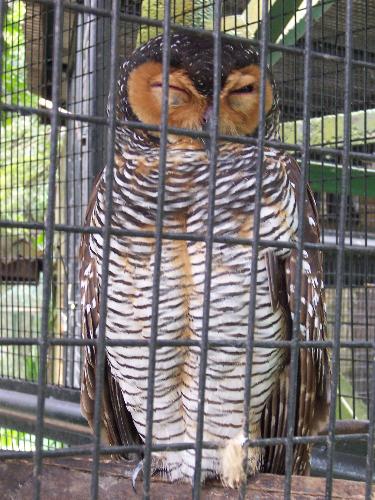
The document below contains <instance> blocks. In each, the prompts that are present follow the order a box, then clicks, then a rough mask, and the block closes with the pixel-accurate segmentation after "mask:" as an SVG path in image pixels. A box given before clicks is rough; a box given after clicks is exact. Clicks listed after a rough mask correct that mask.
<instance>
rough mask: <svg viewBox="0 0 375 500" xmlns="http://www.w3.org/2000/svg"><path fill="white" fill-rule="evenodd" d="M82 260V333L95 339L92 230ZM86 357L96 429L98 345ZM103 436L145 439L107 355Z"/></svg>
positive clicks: (85, 394)
mask: <svg viewBox="0 0 375 500" xmlns="http://www.w3.org/2000/svg"><path fill="white" fill-rule="evenodd" d="M101 182H102V181H101V176H99V177H98V178H97V179H96V181H95V184H94V189H93V191H92V194H91V197H90V200H89V203H88V208H87V212H86V218H85V226H88V225H90V222H91V217H92V213H93V211H94V208H95V203H96V198H97V193H98V190H99V187H100V183H101ZM80 262H81V270H80V281H81V306H82V336H83V338H86V339H95V338H97V334H98V328H99V304H100V302H99V301H100V284H99V280H98V275H97V267H96V259H95V258H94V257H93V256H92V255H91V253H90V234H88V233H84V234H83V236H82V239H81V246H80ZM83 357H84V360H83V370H82V382H81V411H82V414H83V415H84V416H85V418H86V419H87V421H88V423H89V425H90V427H91V429H94V406H95V384H96V379H95V376H96V348H95V346H85V348H84V352H83ZM101 436H102V440H103V441H104V442H107V443H108V444H110V445H111V446H116V445H131V444H140V443H141V438H140V436H139V434H138V432H137V431H136V429H135V426H134V423H133V420H132V418H131V415H130V413H129V411H128V410H127V408H126V405H125V402H124V398H123V395H122V392H121V389H120V386H119V384H118V382H117V380H116V379H115V378H114V377H113V375H112V373H111V370H110V366H109V363H108V359H107V357H106V359H105V366H104V383H103V392H102V413H101ZM123 456H124V457H125V458H130V456H128V455H125V454H124V455H123Z"/></svg>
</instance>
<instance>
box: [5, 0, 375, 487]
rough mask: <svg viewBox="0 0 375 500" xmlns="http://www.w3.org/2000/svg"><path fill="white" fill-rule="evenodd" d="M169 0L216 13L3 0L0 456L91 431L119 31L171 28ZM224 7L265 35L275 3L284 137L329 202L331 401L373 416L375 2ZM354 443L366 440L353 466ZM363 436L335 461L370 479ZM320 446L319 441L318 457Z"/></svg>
mask: <svg viewBox="0 0 375 500" xmlns="http://www.w3.org/2000/svg"><path fill="white" fill-rule="evenodd" d="M262 4H263V5H262ZM168 5H170V16H171V22H172V24H173V25H174V26H181V25H184V26H189V27H193V28H196V29H197V30H199V29H206V30H209V29H212V28H213V26H214V4H213V3H210V2H208V1H205V0H173V1H172V2H171V3H170V4H169V3H167V2H163V1H162V0H143V1H131V0H126V1H122V0H121V1H119V2H116V1H113V2H111V1H107V0H96V1H89V0H83V1H80V2H75V1H73V0H72V1H64V2H62V1H58V0H56V1H54V0H43V1H42V0H39V1H36V0H35V1H25V2H23V1H19V0H13V1H5V0H2V1H1V17H2V18H1V26H2V37H1V48H2V57H1V85H2V89H1V122H0V127H1V128H0V140H1V143H0V280H1V281H0V425H1V429H0V445H1V450H3V451H2V452H1V451H0V457H1V454H3V458H5V457H9V456H11V454H9V451H12V450H14V451H19V450H21V451H22V450H23V451H28V450H32V449H34V447H35V436H34V435H35V432H36V435H37V449H38V450H39V452H40V450H41V445H42V444H43V446H44V447H52V448H60V447H69V446H75V445H79V444H83V443H90V442H91V437H90V433H89V432H88V429H87V427H86V426H85V423H84V422H83V420H82V418H81V417H80V412H79V407H78V401H79V385H80V368H81V345H80V344H81V343H82V342H81V340H80V339H81V327H80V312H79V304H80V298H79V284H78V272H79V269H78V261H77V253H78V245H79V240H80V236H81V232H82V223H83V215H84V212H85V208H86V205H87V201H88V196H89V193H90V190H91V187H92V182H93V179H94V177H95V175H96V174H97V173H98V172H99V171H100V170H101V169H102V168H103V166H104V165H105V163H106V161H107V154H108V125H109V121H108V118H107V113H106V107H107V97H108V95H109V93H110V90H111V89H110V88H109V86H110V85H109V82H110V78H109V74H110V71H111V63H112V64H116V65H117V61H115V60H114V54H116V52H115V51H114V33H115V35H116V43H117V46H118V47H117V49H118V51H117V52H118V59H121V58H123V57H124V56H126V55H127V54H129V53H130V52H131V51H132V50H133V48H135V47H136V46H137V45H139V43H142V42H144V41H147V40H148V39H149V38H150V37H151V36H153V35H155V34H156V33H160V32H162V20H163V19H164V18H165V9H166V8H168ZM265 7H267V8H266V9H265ZM348 9H349V10H348ZM221 12H222V18H221V29H222V32H223V33H226V34H229V35H235V36H239V37H246V38H251V39H253V40H254V43H255V45H257V46H262V44H261V43H260V40H261V25H262V22H261V19H262V16H263V19H264V18H265V16H267V19H268V26H269V30H268V33H267V40H268V61H269V64H270V66H271V69H272V72H273V75H274V77H275V79H276V81H277V83H278V88H279V93H280V104H281V111H282V116H281V122H282V124H281V129H280V132H281V145H280V147H282V148H284V149H286V150H289V151H291V152H292V154H293V155H294V156H295V157H297V158H299V159H300V160H301V159H302V158H303V157H305V158H307V161H306V160H305V161H304V162H303V164H304V165H305V166H306V168H307V169H308V177H309V180H310V183H311V186H312V188H313V191H314V193H315V197H316V200H317V203H318V210H319V214H320V221H321V227H322V244H323V245H322V250H323V253H324V269H325V284H326V287H327V294H326V297H327V313H328V320H329V335H330V338H331V339H334V346H335V353H336V356H337V357H338V358H339V359H340V363H338V362H337V363H336V364H335V370H337V373H336V375H337V376H336V377H334V380H335V382H337V394H338V397H337V402H336V403H337V405H336V417H337V418H338V419H341V418H357V419H361V420H362V419H370V420H371V421H373V414H372V413H373V412H371V411H370V410H371V408H373V396H372V394H371V391H372V393H373V392H374V387H373V386H372V385H371V383H370V382H371V378H372V376H373V375H372V364H373V358H374V347H375V257H374V256H375V160H374V144H375V51H374V47H375V21H374V20H375V3H374V2H373V1H372V0H351V1H350V0H347V1H342V0H337V1H333V0H330V1H328V0H322V1H319V0H310V1H306V0H269V1H268V2H261V1H260V0H250V1H249V2H248V3H246V2H245V1H242V0H241V1H240V0H239V1H236V0H223V1H222V8H221ZM308 12H309V13H310V15H307V13H308ZM348 12H349V13H350V16H349V17H348V16H347V13H348ZM309 21H310V31H309ZM116 24H117V31H115V32H114V31H113V30H114V29H115V25H116ZM306 64H309V67H310V74H311V79H310V82H309V87H308V93H306V88H307V87H306V79H305V74H306V73H305V69H306ZM306 102H308V108H307V109H308V116H307V115H306V106H304V104H305V103H306ZM345 110H346V111H349V113H347V114H346V116H347V118H346V120H345V115H344V112H345ZM307 119H308V120H309V129H310V130H309V136H308V138H306V136H305V137H304V134H303V131H304V130H305V131H306V130H308V129H306V127H305V129H304V123H305V125H306V120H307ZM307 148H308V150H309V154H308V155H306V152H307ZM343 179H344V183H342V181H343ZM343 188H345V189H344V191H343ZM340 207H344V208H345V210H343V209H342V210H341V212H340ZM340 224H341V226H340ZM338 303H339V304H340V303H341V308H340V307H337V304H338ZM339 340H340V342H341V346H340V345H338V341H339ZM38 380H39V382H40V381H41V380H46V386H45V387H44V388H42V389H41V388H40V384H39V389H38V383H37V382H38ZM45 398H46V399H45ZM44 399H45V409H44V406H43V404H42V403H43V401H44ZM370 413H371V414H370ZM43 416H44V417H45V422H44V424H43V428H42V427H41V423H42V420H43ZM61 421H64V422H65V424H64V425H61ZM35 426H36V427H37V429H36V431H35ZM38 429H39V430H38ZM42 434H43V436H44V437H45V439H44V440H43V443H42V441H41V437H42ZM369 438H371V439H372V436H370V437H369ZM340 447H341V448H340ZM349 448H350V453H352V452H353V450H354V452H355V453H358V455H359V457H358V458H356V460H355V463H356V464H358V468H356V467H354V469H353V470H352V472H350V470H349V469H350V467H346V464H349V465H351V464H352V458H351V457H350V456H349V455H347V453H348V449H349ZM366 449H367V448H366V436H362V439H359V440H358V443H357V444H356V448H355V447H354V446H353V445H352V444H351V442H345V441H344V440H342V441H340V443H339V446H338V452H337V453H336V455H335V457H336V458H335V460H334V464H333V471H334V472H335V474H336V475H340V474H341V475H346V477H351V476H350V475H352V476H353V477H356V478H362V479H364V478H365V477H366ZM325 450H326V449H325V445H324V443H322V444H321V445H319V446H317V447H316V449H315V452H314V461H313V469H314V468H315V469H314V470H315V471H316V472H322V471H324V469H325V467H326V464H325V460H324V456H325V454H326V451H325ZM356 450H357V451H356ZM38 457H39V460H40V458H41V453H39V455H38ZM371 466H372V465H371V461H368V463H367V472H368V474H367V477H368V478H370V473H369V471H371ZM340 471H341V472H340ZM343 471H344V472H343ZM331 472H332V471H330V470H329V471H328V477H330V474H331Z"/></svg>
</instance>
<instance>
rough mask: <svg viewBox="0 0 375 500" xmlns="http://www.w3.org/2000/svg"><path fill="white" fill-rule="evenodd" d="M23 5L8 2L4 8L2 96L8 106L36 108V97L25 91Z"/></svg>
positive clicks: (16, 0)
mask: <svg viewBox="0 0 375 500" xmlns="http://www.w3.org/2000/svg"><path fill="white" fill-rule="evenodd" d="M25 11H26V8H25V3H24V2H21V1H19V0H15V1H13V2H10V3H9V4H8V6H7V8H6V16H5V23H4V27H3V38H4V39H3V43H4V50H3V61H2V63H3V74H2V84H3V87H2V88H3V95H2V99H4V100H5V102H6V103H8V104H15V105H21V106H36V105H37V103H38V97H37V96H36V95H34V94H32V93H31V92H30V91H28V90H27V72H26V52H25V34H24V19H25Z"/></svg>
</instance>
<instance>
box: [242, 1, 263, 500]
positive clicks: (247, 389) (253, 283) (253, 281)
mask: <svg viewBox="0 0 375 500" xmlns="http://www.w3.org/2000/svg"><path fill="white" fill-rule="evenodd" d="M260 33H261V38H260V88H259V125H258V138H257V144H256V148H257V150H256V152H257V161H256V174H255V175H256V177H255V179H256V180H255V186H256V189H255V197H254V215H253V220H254V222H253V224H254V226H253V243H252V246H251V267H250V295H249V315H248V327H247V345H246V366H245V386H244V424H243V435H244V447H243V449H244V463H243V468H244V472H245V479H244V481H243V482H242V484H241V486H240V492H239V497H240V498H241V499H245V498H246V484H247V473H248V453H249V427H250V405H251V382H252V380H251V372H252V365H253V353H254V328H255V309H256V290H257V268H258V255H259V239H260V223H261V220H260V215H261V209H262V181H263V160H264V141H265V130H266V112H265V102H266V101H265V99H266V68H267V56H268V39H269V12H268V0H262V22H261V32H260Z"/></svg>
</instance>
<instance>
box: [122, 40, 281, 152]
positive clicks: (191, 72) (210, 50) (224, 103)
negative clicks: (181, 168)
mask: <svg viewBox="0 0 375 500" xmlns="http://www.w3.org/2000/svg"><path fill="white" fill-rule="evenodd" d="M163 43H164V42H163V37H162V36H161V35H160V36H157V37H156V38H153V39H151V40H150V41H149V42H148V43H146V44H145V45H143V46H141V47H139V48H138V49H136V50H135V51H134V52H133V54H132V55H131V57H130V58H129V59H128V60H126V61H125V62H124V63H123V64H122V66H121V70H120V78H119V82H118V96H117V108H116V113H117V119H118V120H121V121H125V120H132V121H139V122H141V123H143V124H149V125H160V123H161V116H162V83H163V66H162V58H163ZM220 65H221V91H220V104H219V109H220V110H219V133H220V134H223V135H231V136H236V135H237V136H244V135H245V136H252V135H255V134H256V133H257V129H258V116H259V103H260V85H261V83H260V58H259V53H258V52H257V51H256V50H255V49H254V47H252V46H251V45H250V43H248V42H246V41H240V40H236V39H228V38H223V39H222V41H221V58H220ZM214 75H215V71H214V46H213V37H212V33H203V34H201V33H191V32H186V31H185V32H183V31H182V32H181V31H178V32H174V33H172V35H171V37H170V69H169V82H168V84H169V91H168V97H169V105H168V125H169V126H170V127H177V128H183V129H191V130H197V131H200V130H204V129H205V127H206V125H207V123H208V122H209V119H210V116H211V115H212V113H213V105H212V99H213V88H214ZM265 112H266V138H272V137H275V136H276V135H277V130H278V115H279V109H278V100H277V94H276V87H275V83H274V81H273V79H272V76H271V73H270V72H269V70H268V69H267V76H266V92H265ZM117 134H118V136H121V135H123V134H122V133H121V127H118V129H117ZM142 135H145V136H148V137H150V138H153V139H154V138H155V137H156V136H157V134H156V133H155V132H143V133H142ZM169 137H170V138H171V141H172V142H173V137H174V139H175V140H178V138H179V136H169Z"/></svg>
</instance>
